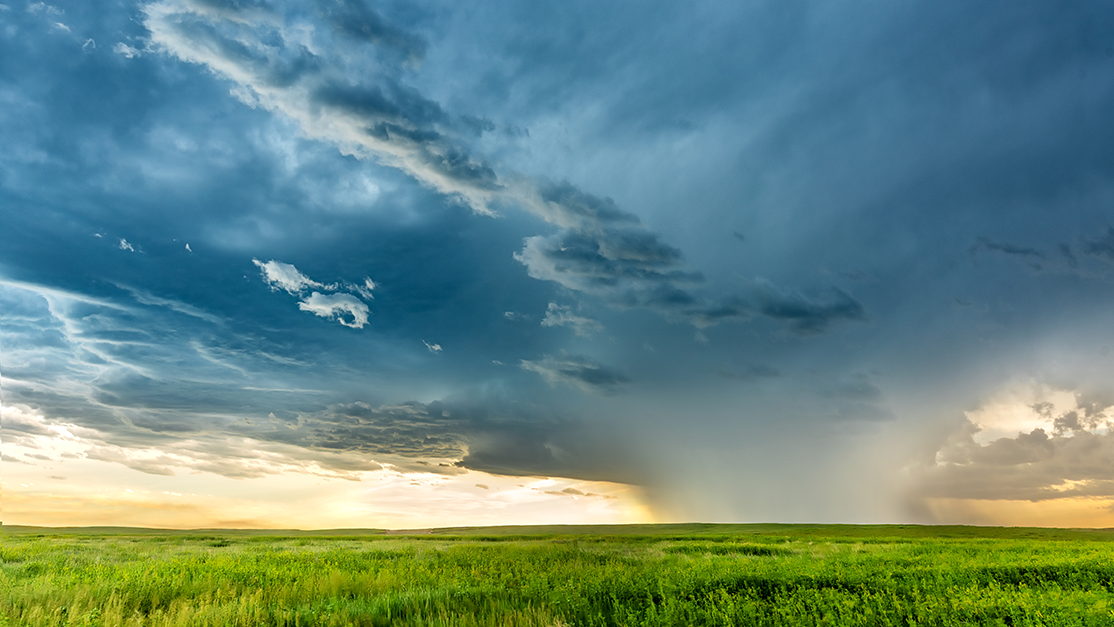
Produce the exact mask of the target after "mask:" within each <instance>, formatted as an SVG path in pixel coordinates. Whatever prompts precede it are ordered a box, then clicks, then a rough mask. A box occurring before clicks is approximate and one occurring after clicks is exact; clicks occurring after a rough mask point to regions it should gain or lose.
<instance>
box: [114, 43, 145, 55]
mask: <svg viewBox="0 0 1114 627" xmlns="http://www.w3.org/2000/svg"><path fill="white" fill-rule="evenodd" d="M112 51H113V52H115V53H116V54H122V55H124V56H125V57H127V58H129V59H134V58H136V57H139V56H143V51H142V50H140V49H138V48H132V47H131V46H129V45H128V44H126V43H124V42H119V43H117V44H116V45H115V46H113V47H112Z"/></svg>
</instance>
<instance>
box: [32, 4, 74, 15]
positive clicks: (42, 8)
mask: <svg viewBox="0 0 1114 627" xmlns="http://www.w3.org/2000/svg"><path fill="white" fill-rule="evenodd" d="M27 12H28V13H49V14H51V15H62V14H63V13H65V11H63V10H62V9H59V8H58V7H54V6H50V5H49V4H47V3H45V2H35V3H33V4H29V5H27Z"/></svg>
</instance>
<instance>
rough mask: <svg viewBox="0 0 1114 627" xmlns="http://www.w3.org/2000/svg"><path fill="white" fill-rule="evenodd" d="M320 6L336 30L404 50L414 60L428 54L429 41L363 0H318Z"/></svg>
mask: <svg viewBox="0 0 1114 627" xmlns="http://www.w3.org/2000/svg"><path fill="white" fill-rule="evenodd" d="M317 6H318V8H319V10H320V11H321V12H322V14H323V15H324V16H325V19H326V20H328V22H329V24H330V25H332V27H333V28H334V29H336V31H337V32H339V33H342V34H344V35H347V36H349V37H352V38H355V39H358V40H360V41H365V42H367V43H371V44H376V45H379V46H384V47H388V48H394V49H396V50H398V51H399V52H402V53H403V54H405V55H406V57H407V58H408V59H409V60H411V61H414V62H416V61H421V59H422V57H424V56H425V50H426V42H425V41H423V40H422V39H421V38H420V37H417V36H415V35H413V34H412V33H407V32H405V31H403V30H401V29H399V28H396V27H395V26H394V25H392V24H390V23H389V22H387V20H386V19H384V18H383V16H382V15H380V14H379V13H378V12H376V11H375V10H374V9H372V8H371V7H369V6H368V5H367V3H365V2H363V1H362V0H318V2H317Z"/></svg>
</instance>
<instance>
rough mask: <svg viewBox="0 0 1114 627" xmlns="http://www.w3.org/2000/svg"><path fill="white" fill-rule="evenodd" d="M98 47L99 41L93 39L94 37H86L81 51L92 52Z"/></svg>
mask: <svg viewBox="0 0 1114 627" xmlns="http://www.w3.org/2000/svg"><path fill="white" fill-rule="evenodd" d="M96 49H97V42H95V41H93V40H92V39H86V40H85V43H83V44H81V51H82V52H84V53H85V54H89V53H90V52H93V51H94V50H96Z"/></svg>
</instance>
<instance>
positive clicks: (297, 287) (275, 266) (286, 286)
mask: <svg viewBox="0 0 1114 627" xmlns="http://www.w3.org/2000/svg"><path fill="white" fill-rule="evenodd" d="M251 262H252V263H254V264H255V265H257V266H259V269H260V270H262V271H263V279H264V280H265V281H267V284H268V285H270V286H271V289H272V290H280V289H282V290H286V291H287V292H288V293H290V294H293V295H295V296H297V295H299V294H301V293H302V291H303V290H305V289H306V288H310V287H316V288H321V289H328V290H331V289H336V286H335V285H324V284H322V283H318V282H317V281H314V280H313V279H311V278H309V277H308V276H306V275H304V274H302V273H301V272H298V269H297V268H295V267H294V266H292V265H290V264H288V263H282V262H281V261H275V260H274V259H272V260H270V261H268V262H266V263H264V262H262V261H260V260H258V259H252V260H251Z"/></svg>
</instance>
